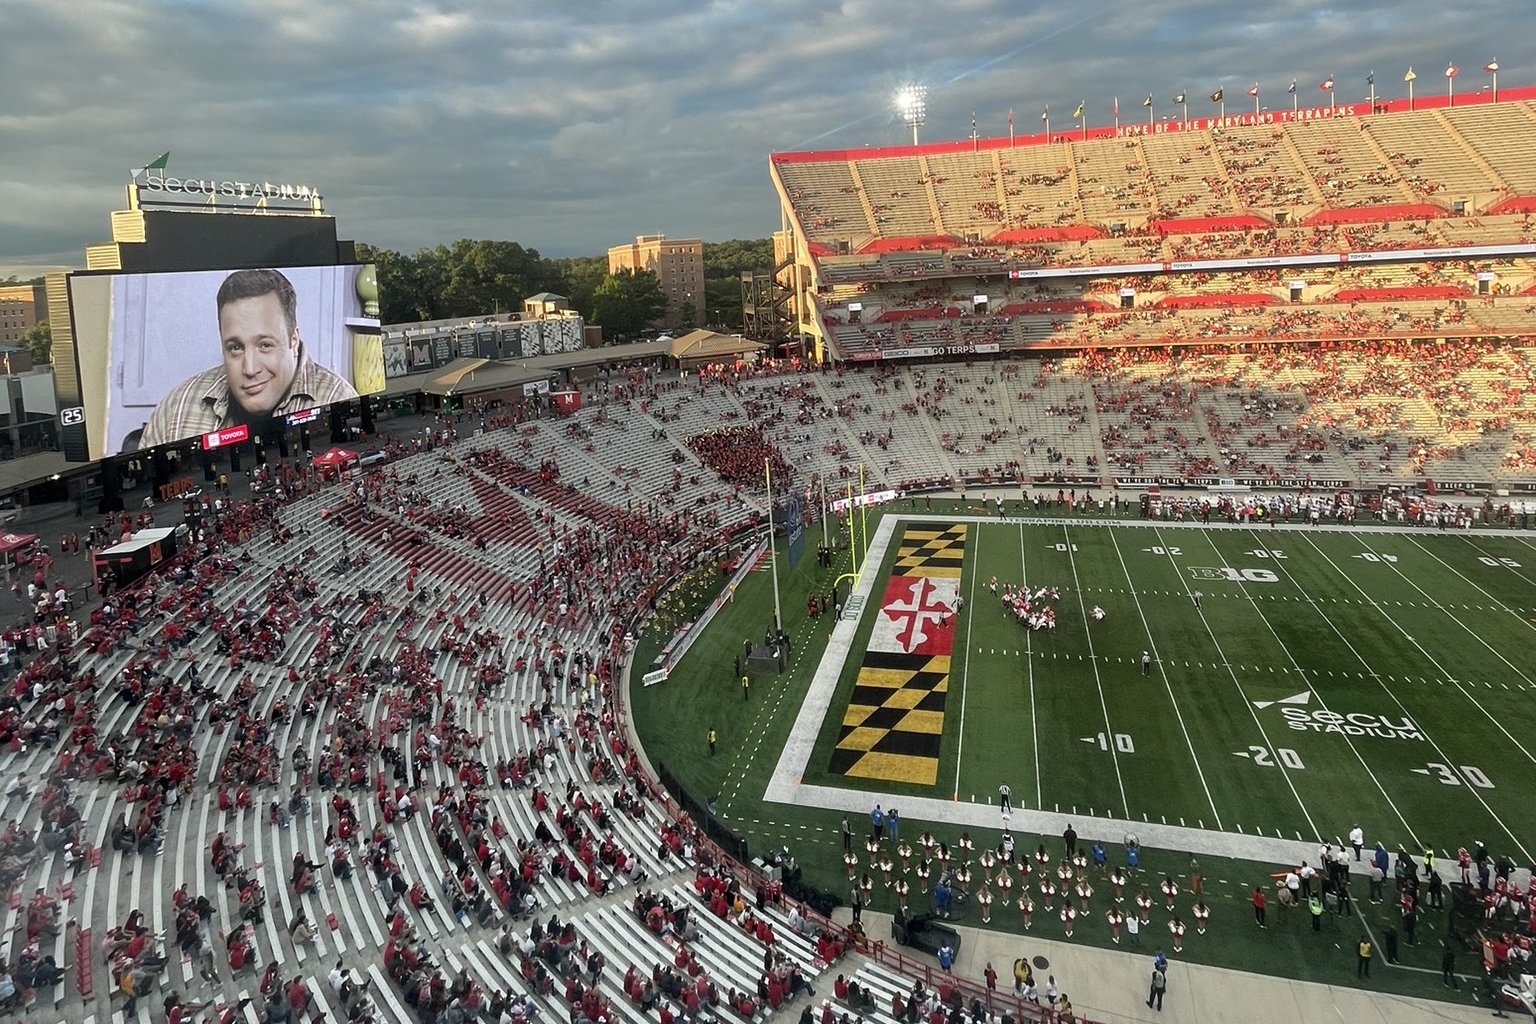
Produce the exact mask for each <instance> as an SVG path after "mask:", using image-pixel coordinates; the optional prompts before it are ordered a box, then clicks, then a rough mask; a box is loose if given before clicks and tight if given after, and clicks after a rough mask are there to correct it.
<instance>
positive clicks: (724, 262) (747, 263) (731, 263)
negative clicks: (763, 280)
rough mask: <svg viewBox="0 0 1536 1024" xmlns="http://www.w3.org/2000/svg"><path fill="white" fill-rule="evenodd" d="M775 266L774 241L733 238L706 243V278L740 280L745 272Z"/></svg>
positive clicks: (768, 239) (769, 239)
mask: <svg viewBox="0 0 1536 1024" xmlns="http://www.w3.org/2000/svg"><path fill="white" fill-rule="evenodd" d="M772 266H773V239H771V238H733V239H731V240H730V241H726V242H705V243H704V276H705V277H706V278H710V277H729V278H738V277H740V276H741V273H742V271H744V270H767V269H769V268H771V267H772Z"/></svg>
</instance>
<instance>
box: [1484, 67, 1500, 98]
mask: <svg viewBox="0 0 1536 1024" xmlns="http://www.w3.org/2000/svg"><path fill="white" fill-rule="evenodd" d="M1483 70H1484V71H1486V72H1488V74H1490V75H1492V76H1493V102H1495V103H1497V102H1499V62H1498V61H1496V60H1491V61H1489V62H1488V63H1487V64H1484V65H1483Z"/></svg>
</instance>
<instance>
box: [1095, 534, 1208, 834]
mask: <svg viewBox="0 0 1536 1024" xmlns="http://www.w3.org/2000/svg"><path fill="white" fill-rule="evenodd" d="M1109 542H1110V543H1111V544H1113V545H1114V548H1115V557H1116V558H1117V559H1119V560H1120V571H1121V572H1122V573H1124V574H1125V585H1126V586H1127V587H1128V588H1130V591H1131V600H1132V601H1134V602H1136V614H1137V615H1138V616H1139V617H1140V618H1141V628H1142V630H1143V632H1145V633H1146V634H1147V645H1148V647H1149V648H1151V651H1152V660H1153V662H1155V663H1156V665H1157V674H1158V675H1160V676H1162V677H1163V689H1165V690H1167V691H1168V702H1169V703H1170V704H1172V705H1173V714H1174V716H1175V717H1176V718H1178V720H1179V731H1180V732H1182V733H1183V734H1184V745H1185V746H1187V747H1188V748H1189V759H1190V760H1191V761H1193V762H1194V764H1195V774H1196V775H1198V776H1199V777H1200V788H1201V789H1203V790H1205V800H1206V802H1207V803H1209V804H1210V805H1211V816H1212V817H1214V818H1215V819H1216V827H1217V828H1218V829H1220V828H1222V827H1223V826H1222V824H1221V812H1220V811H1218V810H1217V809H1216V798H1215V797H1214V796H1212V795H1211V787H1210V785H1209V784H1208V783H1207V782H1206V781H1205V769H1204V768H1203V767H1202V766H1201V764H1200V756H1199V755H1198V754H1196V753H1195V742H1194V740H1193V739H1192V738H1191V737H1190V735H1189V728H1188V727H1187V726H1186V725H1185V724H1184V712H1183V711H1181V710H1179V701H1178V698H1177V697H1175V696H1174V694H1173V684H1172V683H1170V682H1169V681H1168V667H1167V666H1166V665H1164V664H1163V658H1162V655H1160V654H1158V653H1157V641H1156V640H1155V639H1153V637H1152V627H1151V626H1149V625H1148V624H1147V613H1146V611H1145V610H1144V609H1143V608H1142V607H1141V598H1139V597H1137V596H1136V583H1135V581H1134V580H1132V579H1131V570H1130V567H1129V566H1127V565H1126V564H1125V555H1124V554H1122V553H1121V551H1120V542H1119V540H1117V539H1116V538H1115V531H1114V530H1110V531H1109Z"/></svg>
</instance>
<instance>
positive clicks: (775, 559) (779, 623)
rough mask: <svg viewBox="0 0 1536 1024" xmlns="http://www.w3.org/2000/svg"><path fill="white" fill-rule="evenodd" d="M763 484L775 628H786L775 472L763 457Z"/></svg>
mask: <svg viewBox="0 0 1536 1024" xmlns="http://www.w3.org/2000/svg"><path fill="white" fill-rule="evenodd" d="M763 483H765V484H766V485H767V487H768V562H769V565H771V566H772V567H773V628H774V629H783V628H784V616H783V614H782V613H781V612H780V611H779V548H778V544H777V543H776V542H775V540H774V536H773V470H772V469H771V468H769V462H768V458H767V457H766V456H764V457H763Z"/></svg>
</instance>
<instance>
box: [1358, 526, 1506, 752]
mask: <svg viewBox="0 0 1536 1024" xmlns="http://www.w3.org/2000/svg"><path fill="white" fill-rule="evenodd" d="M1360 546H1361V547H1363V548H1365V550H1367V551H1369V552H1370V553H1371V554H1373V555H1376V557H1377V558H1381V555H1379V554H1377V552H1376V550H1375V549H1374V548H1372V547H1371V546H1370V545H1369V544H1367V543H1366V542H1365V541H1363V540H1362V541H1361V542H1360ZM1381 564H1384V565H1386V566H1387V567H1388V568H1389V569H1391V570H1392V571H1393V572H1395V573H1397V575H1398V576H1399V577H1400V578H1401V579H1402V580H1403V582H1405V583H1407V584H1408V585H1409V586H1410V587H1412V588H1413V589H1414V590H1417V591H1418V592H1419V593H1420V594H1421V595H1423V597H1424V599H1425V600H1426V601H1428V602H1429V605H1430V607H1431V608H1434V609H1435V610H1437V611H1440V612H1444V613H1445V615H1446V617H1447V618H1449V619H1450V620H1451V621H1452V622H1454V623H1456V625H1458V626H1460V627H1461V628H1462V629H1463V630H1464V631H1466V634H1467V635H1468V636H1470V637H1471V638H1472V639H1474V640H1476V641H1477V642H1478V643H1480V644H1482V645H1483V646H1484V647H1486V648H1487V649H1488V653H1489V654H1491V655H1493V656H1494V657H1495V658H1498V659H1499V660H1500V661H1502V662H1503V663H1504V664H1505V665H1507V666H1508V667H1509V670H1510V671H1511V672H1513V673H1514V674H1515V675H1517V676H1519V677H1520V678H1521V679H1523V680H1525V681H1526V682H1527V683H1530V682H1532V680H1531V677H1530V676H1528V675H1526V674H1525V673H1524V672H1521V671H1520V670H1519V669H1518V668H1516V667H1515V664H1514V662H1512V661H1510V660H1509V659H1508V658H1506V657H1504V655H1502V654H1500V653H1499V652H1498V651H1496V650H1494V648H1493V645H1492V644H1490V643H1489V642H1488V641H1486V640H1484V639H1483V638H1482V637H1481V636H1478V634H1477V631H1476V630H1474V629H1473V628H1472V627H1471V626H1469V625H1467V624H1466V623H1465V622H1463V621H1461V618H1460V616H1458V615H1457V614H1456V613H1455V612H1453V611H1451V606H1450V605H1447V604H1443V603H1442V602H1440V601H1437V600H1436V599H1435V598H1433V597H1431V596H1430V594H1429V591H1427V590H1425V589H1424V588H1423V587H1421V586H1419V584H1418V582H1417V581H1416V580H1414V578H1413V577H1412V576H1409V575H1408V574H1407V573H1405V572H1403V570H1402V568H1401V566H1399V565H1398V563H1397V562H1389V561H1387V560H1386V559H1384V558H1382V561H1381ZM1442 564H1444V563H1442ZM1447 568H1450V567H1449V566H1447ZM1451 571H1452V572H1456V570H1455V569H1451ZM1456 575H1457V576H1461V573H1459V572H1457V573H1456ZM1461 578H1462V579H1463V580H1467V578H1466V577H1465V576H1461ZM1467 582H1468V583H1472V581H1471V580H1467ZM1472 586H1473V587H1475V588H1476V589H1478V590H1481V591H1482V592H1483V593H1484V594H1485V595H1486V594H1487V593H1488V592H1487V591H1486V590H1482V588H1481V587H1478V586H1477V584H1475V583H1473V584H1472ZM1361 593H1364V591H1361ZM1372 603H1374V602H1372ZM1446 678H1447V679H1449V678H1450V676H1446ZM1521 749H1524V748H1521ZM1526 756H1527V757H1530V753H1529V751H1527V752H1526Z"/></svg>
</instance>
